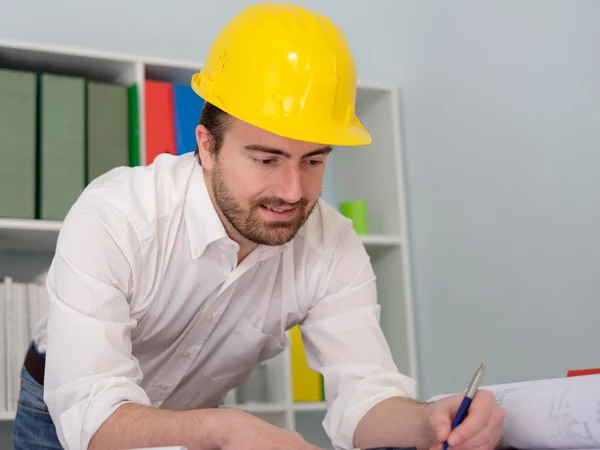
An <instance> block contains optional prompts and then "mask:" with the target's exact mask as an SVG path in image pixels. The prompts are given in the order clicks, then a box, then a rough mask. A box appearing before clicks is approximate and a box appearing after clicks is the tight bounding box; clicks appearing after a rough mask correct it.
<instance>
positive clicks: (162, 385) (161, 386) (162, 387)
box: [159, 383, 169, 389]
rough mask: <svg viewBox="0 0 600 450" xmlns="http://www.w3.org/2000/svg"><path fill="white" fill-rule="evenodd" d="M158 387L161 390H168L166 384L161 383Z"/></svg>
mask: <svg viewBox="0 0 600 450" xmlns="http://www.w3.org/2000/svg"><path fill="white" fill-rule="evenodd" d="M159 387H160V388H161V389H168V388H169V384H167V383H162V384H161V385H160V386H159Z"/></svg>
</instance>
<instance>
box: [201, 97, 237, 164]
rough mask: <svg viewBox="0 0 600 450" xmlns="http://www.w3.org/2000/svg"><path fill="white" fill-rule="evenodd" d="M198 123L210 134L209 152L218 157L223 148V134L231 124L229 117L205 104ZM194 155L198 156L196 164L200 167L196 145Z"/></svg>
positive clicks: (215, 107)
mask: <svg viewBox="0 0 600 450" xmlns="http://www.w3.org/2000/svg"><path fill="white" fill-rule="evenodd" d="M198 123H199V124H200V125H204V126H205V127H206V129H207V130H208V132H209V133H210V135H211V139H210V151H211V153H214V154H215V156H216V155H218V154H219V151H220V150H221V147H222V146H223V140H224V138H225V132H226V131H227V129H228V128H229V125H230V123H231V116H230V115H229V114H227V113H226V112H225V111H223V110H222V109H220V108H219V107H217V106H215V105H213V104H212V103H209V102H206V103H204V107H203V108H202V112H201V113H200V120H199V122H198ZM194 154H195V155H197V156H198V162H199V163H200V165H202V161H201V160H200V155H199V151H198V144H196V149H195V151H194Z"/></svg>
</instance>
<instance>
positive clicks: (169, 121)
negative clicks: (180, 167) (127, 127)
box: [144, 80, 177, 165]
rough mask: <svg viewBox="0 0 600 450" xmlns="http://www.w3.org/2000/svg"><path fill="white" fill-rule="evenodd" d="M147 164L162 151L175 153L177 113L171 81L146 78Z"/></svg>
mask: <svg viewBox="0 0 600 450" xmlns="http://www.w3.org/2000/svg"><path fill="white" fill-rule="evenodd" d="M144 88H145V93H144V96H145V99H146V102H145V107H144V109H145V111H144V113H145V118H146V133H145V134H146V164H147V165H148V164H152V162H153V161H154V158H156V157H157V156H158V155H160V154H162V153H170V154H172V155H175V154H176V153H177V147H176V143H175V114H174V109H173V86H172V85H171V83H167V82H164V81H157V80H146V81H145V82H144Z"/></svg>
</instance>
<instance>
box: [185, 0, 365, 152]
mask: <svg viewBox="0 0 600 450" xmlns="http://www.w3.org/2000/svg"><path fill="white" fill-rule="evenodd" d="M191 85H192V88H193V89H194V91H195V92H196V93H197V94H198V95H199V96H200V97H202V98H203V99H204V100H205V101H207V102H209V103H212V104H214V105H215V106H217V107H219V108H220V109H222V110H223V111H225V112H227V113H229V114H230V115H232V116H234V117H236V118H238V119H240V120H243V121H245V122H247V123H250V124H251V125H254V126H257V127H260V128H262V129H264V130H267V131H270V132H272V133H275V134H278V135H281V136H285V137H288V138H292V139H297V140H301V141H307V142H314V143H319V144H325V145H365V144H369V143H371V136H370V134H369V133H368V132H367V130H365V128H364V127H363V126H362V124H361V123H360V121H359V120H358V118H357V117H356V113H355V101H356V67H355V63H354V58H353V57H352V54H351V52H350V49H349V47H348V44H347V42H346V39H345V37H344V36H343V34H342V32H341V31H340V29H339V28H338V27H337V26H336V25H334V24H333V23H332V22H331V21H330V20H329V19H327V18H326V17H324V16H322V15H320V14H318V13H316V12H313V11H310V10H308V9H306V8H303V7H300V6H297V5H292V4H289V3H269V2H266V3H260V4H257V5H254V6H250V7H247V8H246V9H244V10H243V11H242V12H241V13H239V14H238V15H237V16H235V17H234V18H233V19H232V20H231V21H230V22H229V23H228V24H227V25H226V26H225V27H224V28H223V29H222V30H221V31H220V32H219V34H218V35H217V37H216V39H215V41H214V42H213V44H212V46H211V47H210V49H209V52H208V55H207V59H206V61H205V64H204V66H203V67H202V69H201V70H200V72H199V73H196V74H195V75H194V76H193V77H192V82H191Z"/></svg>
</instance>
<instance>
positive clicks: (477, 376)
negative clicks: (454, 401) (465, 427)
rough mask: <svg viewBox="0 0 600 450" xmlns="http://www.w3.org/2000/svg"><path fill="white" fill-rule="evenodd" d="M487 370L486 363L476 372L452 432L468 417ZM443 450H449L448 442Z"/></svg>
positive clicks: (453, 423)
mask: <svg viewBox="0 0 600 450" xmlns="http://www.w3.org/2000/svg"><path fill="white" fill-rule="evenodd" d="M485 368H486V365H485V363H482V364H481V365H480V366H479V369H477V372H475V375H474V376H473V379H472V380H471V384H469V387H468V388H467V392H465V397H464V398H463V400H462V403H461V404H460V407H459V408H458V411H457V413H456V416H454V419H453V420H452V430H454V429H455V428H456V427H457V426H459V425H460V424H461V423H462V421H463V420H464V419H465V417H466V415H467V411H469V406H471V402H472V401H473V397H474V396H475V393H476V392H477V389H479V383H481V379H482V378H483V373H484V372H485ZM442 450H448V442H444V445H443V446H442Z"/></svg>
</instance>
